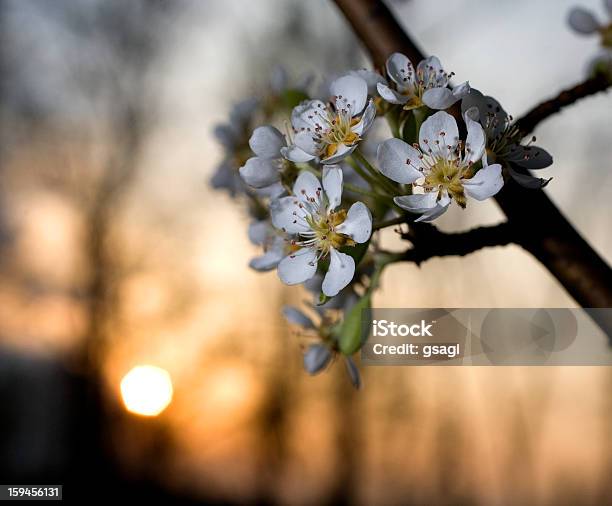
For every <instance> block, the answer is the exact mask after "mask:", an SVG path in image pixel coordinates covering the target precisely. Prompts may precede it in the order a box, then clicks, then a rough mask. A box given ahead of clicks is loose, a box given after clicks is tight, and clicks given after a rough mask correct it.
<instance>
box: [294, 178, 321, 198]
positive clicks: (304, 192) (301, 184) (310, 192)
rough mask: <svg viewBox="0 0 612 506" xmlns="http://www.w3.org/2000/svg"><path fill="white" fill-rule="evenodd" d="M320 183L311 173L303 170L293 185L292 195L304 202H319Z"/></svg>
mask: <svg viewBox="0 0 612 506" xmlns="http://www.w3.org/2000/svg"><path fill="white" fill-rule="evenodd" d="M322 190H323V189H322V187H321V183H320V181H319V180H318V179H317V176H315V175H314V174H313V173H312V172H308V171H306V170H303V171H302V172H300V175H299V176H298V177H297V179H296V180H295V183H294V184H293V194H294V195H295V196H296V197H297V198H298V199H300V200H302V201H305V202H312V201H313V199H314V201H315V202H319V200H320V199H321V191H322Z"/></svg>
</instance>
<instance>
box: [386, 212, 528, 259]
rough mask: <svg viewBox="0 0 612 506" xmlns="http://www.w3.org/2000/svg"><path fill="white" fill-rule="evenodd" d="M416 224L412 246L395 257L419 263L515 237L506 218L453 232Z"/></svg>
mask: <svg viewBox="0 0 612 506" xmlns="http://www.w3.org/2000/svg"><path fill="white" fill-rule="evenodd" d="M420 225H421V226H420V227H419V229H418V230H417V233H416V234H415V235H411V239H410V240H412V241H413V242H414V243H415V244H414V248H411V249H408V250H406V251H405V252H403V253H401V254H399V256H398V257H396V259H395V261H401V262H414V263H415V264H417V265H420V264H421V263H422V262H424V261H425V260H429V259H430V258H433V257H446V256H465V255H468V254H470V253H474V252H476V251H479V250H481V249H482V248H489V247H494V246H506V245H508V244H512V243H515V242H516V240H517V237H518V236H517V233H516V231H515V229H514V228H513V226H512V225H511V224H510V223H508V222H504V223H499V224H498V225H490V226H482V227H476V228H473V229H471V230H467V231H465V232H454V233H446V232H441V231H440V230H438V229H437V228H436V227H434V226H431V225H427V224H420Z"/></svg>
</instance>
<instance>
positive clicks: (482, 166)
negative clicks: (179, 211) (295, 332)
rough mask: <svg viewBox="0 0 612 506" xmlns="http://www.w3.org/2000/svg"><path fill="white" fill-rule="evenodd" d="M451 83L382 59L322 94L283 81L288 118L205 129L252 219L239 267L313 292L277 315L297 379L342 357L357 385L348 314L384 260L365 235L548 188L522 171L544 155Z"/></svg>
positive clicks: (439, 70)
mask: <svg viewBox="0 0 612 506" xmlns="http://www.w3.org/2000/svg"><path fill="white" fill-rule="evenodd" d="M415 63H417V62H415ZM453 75H454V74H453V73H448V72H446V71H445V70H444V69H443V67H442V64H441V63H440V61H439V60H438V58H436V57H433V56H432V57H429V58H426V59H425V60H423V61H421V62H418V64H417V65H416V67H415V66H413V63H412V62H411V61H410V60H409V59H408V58H407V57H406V56H404V55H402V54H399V53H395V54H392V55H391V56H390V57H389V59H388V61H387V63H386V67H385V73H384V75H383V74H379V73H377V72H374V71H371V70H365V69H361V70H351V71H349V72H347V73H346V74H344V75H342V76H341V77H339V78H337V79H335V80H333V81H332V82H331V84H330V86H329V88H328V90H327V91H326V93H324V95H323V96H312V95H308V90H307V89H306V88H303V89H300V90H294V89H291V88H290V87H288V88H287V89H285V90H284V92H283V93H284V96H286V97H289V98H290V99H291V100H293V102H291V103H290V104H289V102H290V101H289V102H288V101H287V100H286V101H285V102H284V105H285V106H287V105H288V104H289V105H290V109H291V111H290V113H289V112H288V111H287V113H286V114H285V116H284V118H283V117H282V116H279V115H278V114H271V113H270V111H269V110H268V112H267V114H266V115H265V118H264V119H265V121H264V123H266V122H267V123H268V124H260V125H255V124H253V125H251V128H250V131H249V134H248V135H246V136H245V135H244V128H243V126H244V124H246V123H245V122H244V121H242V119H241V118H242V117H243V116H244V114H236V113H234V116H236V118H235V119H234V121H233V122H232V124H233V125H234V126H235V128H232V129H228V128H225V129H220V130H219V131H218V134H219V137H220V138H222V140H223V142H224V145H225V146H226V149H227V150H228V151H229V152H230V154H231V155H232V157H231V163H232V165H233V166H234V167H235V166H236V162H237V161H238V160H239V161H240V164H239V165H238V167H235V168H234V170H233V172H232V177H236V176H237V175H238V174H239V177H240V178H241V182H242V187H241V190H240V191H241V192H242V194H244V195H245V196H246V198H245V202H247V203H248V209H249V212H250V214H251V217H252V222H251V224H250V226H249V230H248V233H249V238H250V240H251V242H252V243H253V244H255V245H257V246H259V247H261V248H262V250H263V252H262V253H261V254H260V255H258V256H256V257H255V258H253V259H252V260H251V262H250V266H251V267H252V268H253V269H255V270H258V271H268V270H272V269H276V270H277V272H278V277H279V278H280V280H281V281H282V282H283V283H284V284H286V285H298V284H304V286H305V287H306V289H307V290H309V291H310V292H312V293H313V297H312V302H309V303H308V306H309V309H308V312H310V313H313V314H316V318H314V319H313V318H311V317H309V316H306V314H305V313H304V312H302V311H301V310H299V309H297V308H294V307H286V308H285V310H284V314H285V316H286V318H287V320H288V321H289V323H291V324H293V325H296V326H298V327H299V328H300V331H299V334H300V335H301V336H302V337H303V338H304V339H307V340H308V344H307V345H306V346H305V354H304V367H305V369H306V371H307V372H308V373H310V374H316V373H318V372H320V371H322V370H324V369H325V368H327V367H328V366H329V365H330V364H332V363H334V362H336V359H337V358H338V357H342V359H343V361H344V363H345V365H346V369H347V373H348V375H349V378H350V379H351V381H352V383H353V384H354V385H355V386H359V385H360V384H361V379H360V376H359V372H358V370H357V367H356V365H355V362H354V360H353V358H352V355H353V354H354V353H355V352H356V351H358V350H359V349H360V347H361V346H362V344H363V342H364V339H365V338H366V337H367V336H364V335H362V332H363V330H362V326H361V324H360V322H361V316H362V313H363V312H364V311H369V310H370V304H371V299H372V294H373V292H374V290H375V289H376V287H377V286H378V284H379V279H380V275H381V273H382V270H383V268H384V267H385V266H386V265H388V264H389V263H390V262H391V261H394V260H390V259H391V258H392V255H391V256H390V255H389V254H388V252H384V251H383V250H381V249H380V244H379V241H378V237H377V236H378V234H377V233H376V232H377V231H378V230H381V229H384V228H386V227H389V226H392V225H397V224H398V223H403V224H405V225H407V226H408V227H409V228H410V227H418V226H419V224H418V222H420V221H426V222H432V221H434V220H436V219H437V218H438V217H440V216H441V215H442V214H443V213H444V212H446V211H447V210H448V209H449V207H450V204H451V203H452V202H453V201H454V202H455V203H456V204H457V205H458V207H460V208H466V207H468V206H469V205H471V204H470V202H469V201H470V199H473V200H476V201H482V200H485V199H488V198H490V197H493V196H494V195H495V194H496V193H497V192H499V191H500V190H501V189H502V187H503V185H504V181H508V180H509V179H510V178H513V179H514V180H515V181H516V182H518V183H520V184H523V185H525V186H528V187H531V188H539V187H541V186H543V185H544V184H546V182H547V181H545V180H542V179H537V178H534V177H532V176H531V175H530V173H529V169H541V168H544V167H547V166H548V165H550V164H551V163H552V158H551V157H550V155H549V154H548V153H546V151H544V150H543V149H542V148H538V147H536V146H533V145H531V142H528V143H527V144H523V139H522V137H521V134H520V132H519V130H518V128H517V127H516V125H515V124H514V123H513V121H512V118H511V117H510V116H508V115H507V114H506V112H505V111H504V110H503V108H502V107H501V106H500V105H499V103H498V102H497V101H495V99H493V98H491V97H487V96H484V95H483V94H482V93H480V92H479V91H477V90H475V89H471V88H470V86H469V84H468V83H467V82H464V83H463V84H460V85H458V86H454V87H453V86H452V85H451V83H450V80H451V78H452V77H453ZM286 81H287V80H286V79H285V81H284V82H286ZM277 95H278V93H277ZM260 102H264V103H266V102H267V103H269V100H266V99H265V97H264V98H263V99H260ZM240 108H241V109H242V108H245V106H244V105H241V106H240ZM278 109H279V110H280V109H281V108H280V107H279V108H278ZM285 110H286V109H285ZM459 111H461V112H459ZM277 112H278V111H277ZM385 123H386V125H385ZM238 130H240V131H241V132H242V137H241V138H240V136H239V135H238V133H237V131H238ZM389 130H390V131H391V132H392V137H390V138H389V134H388V132H389ZM230 131H231V135H224V133H228V134H229V133H230ZM222 134H223V135H222ZM381 136H382V137H381ZM385 136H386V137H385ZM237 146H238V147H239V156H236V151H237V149H236V147H237ZM245 146H248V149H249V152H247V153H245V149H244V147H245ZM228 157H229V155H228ZM225 163H226V165H227V164H228V163H229V162H225ZM512 184H514V183H512ZM233 188H234V192H235V193H239V190H237V189H236V188H238V185H234V187H233ZM421 227H422V225H421ZM315 321H316V323H315Z"/></svg>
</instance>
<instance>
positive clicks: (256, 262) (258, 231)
mask: <svg viewBox="0 0 612 506" xmlns="http://www.w3.org/2000/svg"><path fill="white" fill-rule="evenodd" d="M248 235H249V240H250V241H251V242H252V243H253V244H255V245H256V246H261V247H262V248H263V250H264V252H263V254H262V255H259V256H257V257H255V258H252V259H251V261H250V262H249V267H251V269H254V270H256V271H270V270H272V269H275V268H276V267H277V266H278V263H279V262H280V261H281V260H282V259H283V258H284V257H285V255H287V253H289V246H288V241H287V235H286V234H284V233H282V232H281V231H279V230H278V229H276V228H275V227H273V226H272V223H271V222H270V221H269V220H256V221H253V222H251V224H250V225H249V231H248Z"/></svg>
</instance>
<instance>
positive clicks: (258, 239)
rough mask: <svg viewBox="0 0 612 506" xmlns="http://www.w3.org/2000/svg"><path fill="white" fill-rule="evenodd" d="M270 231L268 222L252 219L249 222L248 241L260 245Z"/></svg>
mask: <svg viewBox="0 0 612 506" xmlns="http://www.w3.org/2000/svg"><path fill="white" fill-rule="evenodd" d="M269 232H270V223H269V222H268V221H266V220H259V221H252V222H251V223H250V224H249V231H248V235H249V241H251V242H252V243H253V244H257V245H258V246H261V245H262V244H264V243H265V242H266V239H267V238H268V233H269Z"/></svg>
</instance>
